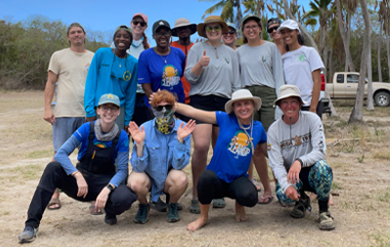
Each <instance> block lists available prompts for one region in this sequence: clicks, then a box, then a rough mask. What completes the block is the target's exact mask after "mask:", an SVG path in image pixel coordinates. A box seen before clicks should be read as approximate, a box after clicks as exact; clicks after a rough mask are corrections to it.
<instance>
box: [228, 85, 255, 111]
mask: <svg viewBox="0 0 390 247" xmlns="http://www.w3.org/2000/svg"><path fill="white" fill-rule="evenodd" d="M246 99H250V100H253V101H254V102H255V108H256V109H257V110H260V108H261V99H260V97H257V96H253V95H252V93H251V92H250V91H249V90H248V89H240V90H237V91H235V92H234V93H233V95H232V99H231V100H229V101H228V102H226V104H225V112H226V113H227V114H230V113H231V112H232V111H233V103H234V102H236V101H239V100H246Z"/></svg>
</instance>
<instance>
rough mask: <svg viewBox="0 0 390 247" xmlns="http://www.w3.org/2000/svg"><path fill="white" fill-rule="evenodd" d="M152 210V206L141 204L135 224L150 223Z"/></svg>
mask: <svg viewBox="0 0 390 247" xmlns="http://www.w3.org/2000/svg"><path fill="white" fill-rule="evenodd" d="M149 210H150V205H149V204H141V203H140V204H139V206H138V212H137V215H136V216H135V219H134V223H138V224H145V223H146V222H148V220H149V219H148V212H149Z"/></svg>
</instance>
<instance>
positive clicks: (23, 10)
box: [0, 0, 310, 40]
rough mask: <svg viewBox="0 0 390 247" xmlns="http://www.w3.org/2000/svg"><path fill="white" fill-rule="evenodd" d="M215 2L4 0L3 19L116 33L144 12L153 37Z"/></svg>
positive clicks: (195, 18)
mask: <svg viewBox="0 0 390 247" xmlns="http://www.w3.org/2000/svg"><path fill="white" fill-rule="evenodd" d="M309 2H310V1H309V0H298V4H302V5H304V7H305V10H308V9H309V7H308V3H309ZM215 3H216V2H210V1H208V2H207V1H206V2H199V1H198V0H166V1H162V0H159V1H155V0H138V1H133V0H131V1H107V0H93V1H91V0H63V1H60V0H50V1H49V0H35V1H32V0H0V6H1V7H0V19H5V20H7V21H11V22H18V21H22V20H26V19H27V18H28V17H30V16H35V15H42V16H45V17H47V18H49V20H51V21H54V20H61V21H62V22H63V23H64V24H66V25H69V24H71V23H72V22H79V23H80V24H82V25H83V26H84V27H85V29H87V30H93V31H102V32H107V33H113V31H114V30H115V28H116V27H117V26H119V25H123V24H125V25H128V26H129V25H130V20H131V18H132V16H133V14H134V13H137V12H142V13H144V14H146V15H147V16H148V18H149V23H148V25H149V27H148V29H147V30H146V35H147V36H148V37H149V39H151V37H152V31H151V27H152V25H153V23H154V22H155V21H157V20H159V19H165V20H167V21H168V22H169V23H170V25H171V27H173V26H174V23H175V20H177V19H178V18H181V17H185V18H187V19H189V20H190V22H192V23H200V22H202V19H201V17H202V15H203V13H204V11H205V10H206V9H207V8H209V7H211V6H212V5H214V4H215ZM269 17H271V16H270V15H269ZM87 35H88V34H87ZM196 38H197V36H195V37H194V38H193V40H195V39H196Z"/></svg>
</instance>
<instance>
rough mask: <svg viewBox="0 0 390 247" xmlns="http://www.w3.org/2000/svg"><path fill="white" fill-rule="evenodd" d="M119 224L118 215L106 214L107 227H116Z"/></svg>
mask: <svg viewBox="0 0 390 247" xmlns="http://www.w3.org/2000/svg"><path fill="white" fill-rule="evenodd" d="M117 222H118V221H117V219H116V215H111V214H108V213H106V216H105V217H104V223H106V224H107V225H115V224H116V223H117Z"/></svg>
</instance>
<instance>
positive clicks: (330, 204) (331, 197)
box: [328, 194, 333, 206]
mask: <svg viewBox="0 0 390 247" xmlns="http://www.w3.org/2000/svg"><path fill="white" fill-rule="evenodd" d="M328 204H329V206H333V196H332V194H330V195H329V201H328Z"/></svg>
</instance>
